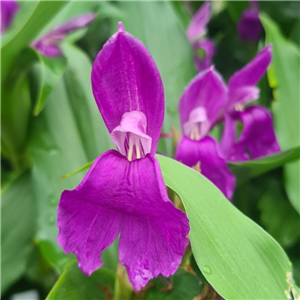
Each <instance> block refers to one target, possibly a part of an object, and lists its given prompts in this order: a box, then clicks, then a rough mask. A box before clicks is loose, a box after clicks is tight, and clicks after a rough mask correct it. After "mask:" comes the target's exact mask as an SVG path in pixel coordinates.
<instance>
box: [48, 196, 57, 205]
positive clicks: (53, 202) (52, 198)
mask: <svg viewBox="0 0 300 300" xmlns="http://www.w3.org/2000/svg"><path fill="white" fill-rule="evenodd" d="M49 203H50V204H51V205H53V206H56V205H57V203H58V201H57V199H56V198H54V197H51V198H50V199H49Z"/></svg>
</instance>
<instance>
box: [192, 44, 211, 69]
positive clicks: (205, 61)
mask: <svg viewBox="0 0 300 300" xmlns="http://www.w3.org/2000/svg"><path fill="white" fill-rule="evenodd" d="M199 49H200V50H202V51H203V53H202V55H201V54H199V52H198V51H199ZM193 50H194V61H195V65H196V68H197V70H198V71H199V72H200V71H203V70H205V69H207V68H209V67H210V66H211V63H212V58H213V56H214V55H215V53H216V47H215V45H214V43H213V41H212V40H210V39H203V40H200V41H197V42H195V43H194V44H193ZM197 50H198V51H197Z"/></svg>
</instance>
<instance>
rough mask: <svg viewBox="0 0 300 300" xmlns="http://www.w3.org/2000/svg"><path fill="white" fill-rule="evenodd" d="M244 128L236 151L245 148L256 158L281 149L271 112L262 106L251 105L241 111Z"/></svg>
mask: <svg viewBox="0 0 300 300" xmlns="http://www.w3.org/2000/svg"><path fill="white" fill-rule="evenodd" d="M240 118H241V121H242V122H243V130H242V132H241V135H240V138H239V140H238V142H237V143H236V145H235V146H234V151H235V152H236V151H238V152H240V149H242V148H244V151H245V152H246V151H247V150H248V151H249V152H250V155H251V158H252V159H256V158H259V157H262V156H265V155H269V154H273V153H276V152H279V151H280V146H279V144H278V142H277V139H276V136H275V132H274V128H273V118H272V115H271V114H270V112H269V111H268V110H267V109H265V108H263V107H260V106H251V107H248V108H246V109H245V110H244V111H243V112H241V113H240ZM235 160H236V159H235Z"/></svg>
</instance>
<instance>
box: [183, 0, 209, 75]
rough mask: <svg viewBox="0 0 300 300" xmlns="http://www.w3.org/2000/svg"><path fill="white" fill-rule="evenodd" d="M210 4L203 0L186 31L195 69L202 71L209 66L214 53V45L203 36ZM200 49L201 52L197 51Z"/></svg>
mask: <svg viewBox="0 0 300 300" xmlns="http://www.w3.org/2000/svg"><path fill="white" fill-rule="evenodd" d="M210 11H211V5H210V3H209V2H205V3H204V4H203V5H202V6H201V7H200V9H199V10H198V11H197V12H196V14H195V15H194V17H193V18H192V20H191V22H190V24H189V27H188V29H187V31H186V35H187V38H188V40H189V41H190V42H191V44H192V48H193V53H194V61H195V65H196V68H197V70H198V71H199V72H200V71H203V70H205V69H207V68H209V67H210V66H211V62H212V57H213V56H214V55H215V45H214V43H213V41H212V40H210V39H209V38H204V36H205V34H206V31H207V29H206V25H207V23H208V22H209V20H210V17H211V12H210ZM200 51H202V53H199V52H200Z"/></svg>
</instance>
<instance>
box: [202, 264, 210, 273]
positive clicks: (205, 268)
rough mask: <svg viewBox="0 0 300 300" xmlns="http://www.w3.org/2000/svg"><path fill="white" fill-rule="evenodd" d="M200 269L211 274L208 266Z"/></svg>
mask: <svg viewBox="0 0 300 300" xmlns="http://www.w3.org/2000/svg"><path fill="white" fill-rule="evenodd" d="M202 271H203V272H204V273H205V274H211V269H210V267H209V266H204V267H203V268H202Z"/></svg>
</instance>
